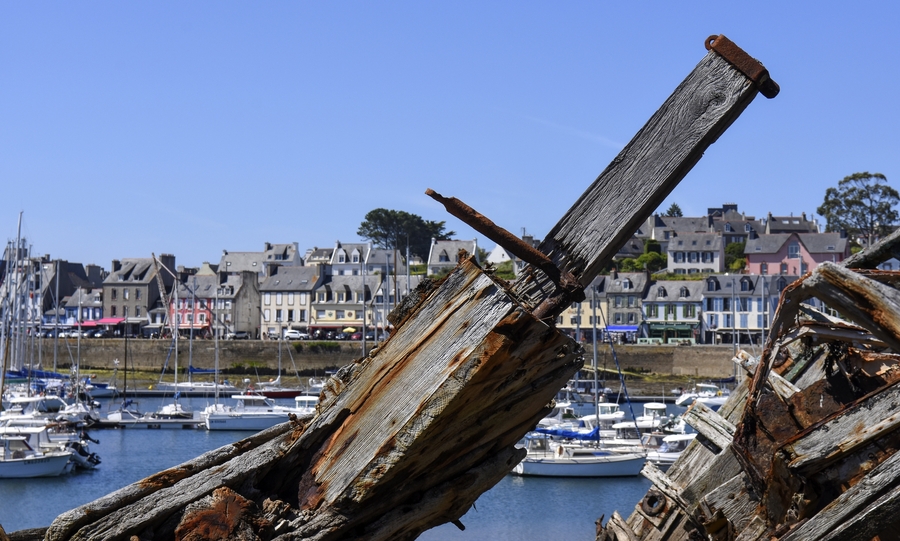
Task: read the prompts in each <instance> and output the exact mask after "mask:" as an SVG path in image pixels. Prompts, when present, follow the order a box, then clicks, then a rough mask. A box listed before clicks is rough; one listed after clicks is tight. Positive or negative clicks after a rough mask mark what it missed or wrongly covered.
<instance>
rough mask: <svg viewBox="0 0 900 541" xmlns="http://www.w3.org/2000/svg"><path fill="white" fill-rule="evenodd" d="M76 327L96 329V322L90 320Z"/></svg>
mask: <svg viewBox="0 0 900 541" xmlns="http://www.w3.org/2000/svg"><path fill="white" fill-rule="evenodd" d="M78 326H79V327H96V326H97V322H96V321H93V320H91V321H82V322H81V323H79V324H78Z"/></svg>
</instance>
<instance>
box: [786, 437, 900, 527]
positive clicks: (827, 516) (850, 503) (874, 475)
mask: <svg viewBox="0 0 900 541" xmlns="http://www.w3.org/2000/svg"><path fill="white" fill-rule="evenodd" d="M898 478H900V453H894V454H893V455H891V456H890V457H889V458H888V459H887V460H885V461H884V462H882V463H881V464H879V465H878V466H876V467H875V468H874V469H873V470H872V471H871V472H869V474H868V475H866V476H865V477H864V478H863V479H861V480H860V481H859V482H858V483H856V484H855V485H853V486H852V487H850V488H849V489H848V490H847V491H846V492H844V493H843V494H841V495H840V496H838V497H837V498H835V499H834V500H833V501H832V502H830V503H829V504H828V505H826V506H825V507H824V508H823V509H822V510H821V511H819V512H818V513H816V515H815V520H808V521H806V522H804V523H803V524H801V525H799V526H797V527H796V528H794V529H793V530H791V531H790V532H789V533H788V534H787V535H785V536H784V537H783V538H782V539H781V541H806V540H807V539H817V540H824V539H831V540H835V539H841V540H848V539H865V540H868V539H872V538H873V537H875V536H876V535H878V533H879V526H881V527H883V526H884V521H873V520H872V519H873V516H872V515H873V513H872V512H871V511H872V510H873V509H874V508H876V507H880V508H881V509H883V510H887V511H888V512H889V513H890V514H892V515H894V516H896V515H897V512H898V511H900V489H897V488H896V481H897V479H898ZM873 526H874V527H873ZM835 535H837V537H834V536H835Z"/></svg>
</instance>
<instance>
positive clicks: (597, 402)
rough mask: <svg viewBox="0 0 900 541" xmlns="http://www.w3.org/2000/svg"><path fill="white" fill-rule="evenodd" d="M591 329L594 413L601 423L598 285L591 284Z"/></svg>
mask: <svg viewBox="0 0 900 541" xmlns="http://www.w3.org/2000/svg"><path fill="white" fill-rule="evenodd" d="M591 321H592V323H593V324H592V325H591V330H592V333H593V340H594V347H593V348H591V349H593V350H594V359H593V361H592V366H593V367H594V410H595V411H594V413H595V414H596V415H597V423H598V424H599V423H600V389H599V387H598V386H599V384H600V382H599V381H598V380H599V378H598V377H597V372H598V367H597V286H596V285H594V284H591Z"/></svg>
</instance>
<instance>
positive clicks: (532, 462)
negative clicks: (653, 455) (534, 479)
mask: <svg viewBox="0 0 900 541" xmlns="http://www.w3.org/2000/svg"><path fill="white" fill-rule="evenodd" d="M598 453H601V452H598ZM646 461H647V459H646V457H645V456H644V455H640V454H618V453H615V454H597V455H594V456H584V455H582V456H576V457H568V458H567V457H564V458H558V457H555V456H540V457H537V456H526V457H525V458H524V459H522V461H521V462H519V463H518V464H516V466H515V467H514V468H513V471H512V472H513V473H514V474H516V475H532V476H539V477H631V476H635V475H638V474H639V473H640V472H641V468H643V467H644V463H645V462H646Z"/></svg>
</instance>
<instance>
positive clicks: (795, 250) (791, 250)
mask: <svg viewBox="0 0 900 541" xmlns="http://www.w3.org/2000/svg"><path fill="white" fill-rule="evenodd" d="M788 257H789V258H791V259H800V243H799V242H792V243H790V244H789V245H788Z"/></svg>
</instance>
